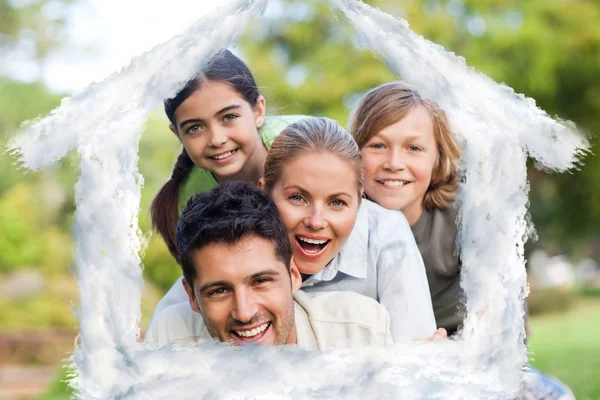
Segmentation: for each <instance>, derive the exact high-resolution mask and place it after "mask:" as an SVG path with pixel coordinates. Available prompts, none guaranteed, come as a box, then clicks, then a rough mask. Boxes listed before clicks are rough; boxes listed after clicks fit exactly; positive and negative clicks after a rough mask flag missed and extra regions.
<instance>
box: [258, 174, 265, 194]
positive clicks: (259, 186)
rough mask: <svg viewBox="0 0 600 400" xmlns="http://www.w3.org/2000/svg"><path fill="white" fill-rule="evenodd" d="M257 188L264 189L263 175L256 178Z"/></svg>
mask: <svg viewBox="0 0 600 400" xmlns="http://www.w3.org/2000/svg"><path fill="white" fill-rule="evenodd" d="M258 188H259V189H260V190H262V191H263V192H264V191H265V178H263V177H260V178H258Z"/></svg>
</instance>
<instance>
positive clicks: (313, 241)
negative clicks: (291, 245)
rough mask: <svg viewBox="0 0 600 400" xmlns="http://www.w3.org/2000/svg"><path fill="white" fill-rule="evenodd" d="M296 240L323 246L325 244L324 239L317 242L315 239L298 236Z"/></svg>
mask: <svg viewBox="0 0 600 400" xmlns="http://www.w3.org/2000/svg"><path fill="white" fill-rule="evenodd" d="M298 240H302V241H303V242H306V243H312V244H325V243H327V239H325V240H317V239H309V238H305V237H302V236H298Z"/></svg>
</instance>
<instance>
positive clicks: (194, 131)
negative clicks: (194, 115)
mask: <svg viewBox="0 0 600 400" xmlns="http://www.w3.org/2000/svg"><path fill="white" fill-rule="evenodd" d="M200 129H201V126H200V125H193V126H191V127H190V128H189V129H188V130H187V131H186V133H187V134H192V133H196V132H198V131H199V130H200Z"/></svg>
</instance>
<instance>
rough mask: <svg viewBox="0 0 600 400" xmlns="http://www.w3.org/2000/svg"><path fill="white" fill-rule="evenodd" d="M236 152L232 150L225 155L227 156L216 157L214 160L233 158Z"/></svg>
mask: <svg viewBox="0 0 600 400" xmlns="http://www.w3.org/2000/svg"><path fill="white" fill-rule="evenodd" d="M234 152H235V150H231V151H228V152H227V153H225V154H221V155H220V156H214V157H213V158H214V159H215V160H222V159H224V158H227V157H229V156H231V155H232V154H233V153H234Z"/></svg>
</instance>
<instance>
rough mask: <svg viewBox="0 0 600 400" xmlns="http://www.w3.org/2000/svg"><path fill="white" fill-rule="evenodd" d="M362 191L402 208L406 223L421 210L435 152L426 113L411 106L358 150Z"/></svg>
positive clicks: (433, 138) (429, 122) (433, 139)
mask: <svg viewBox="0 0 600 400" xmlns="http://www.w3.org/2000/svg"><path fill="white" fill-rule="evenodd" d="M361 154H362V157H363V162H364V165H365V183H364V185H365V193H366V194H367V196H368V197H369V198H370V199H371V200H373V201H375V202H377V203H378V204H380V205H382V206H383V207H385V208H389V209H392V210H402V212H403V213H404V215H405V216H406V219H407V220H408V222H409V224H411V225H412V224H414V223H415V222H416V221H417V220H418V219H419V217H420V216H421V214H422V213H423V198H424V197H425V193H426V192H427V189H428V188H429V184H430V183H431V175H432V172H433V168H434V166H435V163H436V160H437V157H438V154H437V143H436V140H435V136H434V132H433V121H432V120H431V117H430V115H429V112H428V111H427V110H426V109H425V108H424V107H421V106H418V107H415V108H413V109H412V110H410V111H409V112H408V114H406V116H405V117H404V118H402V119H401V120H400V121H398V122H396V123H395V124H392V125H390V126H388V127H386V128H384V129H382V130H381V131H379V132H378V133H377V134H375V135H374V136H373V137H372V138H371V139H370V140H369V141H368V142H367V143H366V144H365V146H364V147H363V148H362V149H361Z"/></svg>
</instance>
